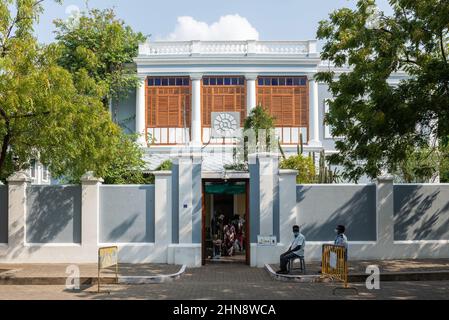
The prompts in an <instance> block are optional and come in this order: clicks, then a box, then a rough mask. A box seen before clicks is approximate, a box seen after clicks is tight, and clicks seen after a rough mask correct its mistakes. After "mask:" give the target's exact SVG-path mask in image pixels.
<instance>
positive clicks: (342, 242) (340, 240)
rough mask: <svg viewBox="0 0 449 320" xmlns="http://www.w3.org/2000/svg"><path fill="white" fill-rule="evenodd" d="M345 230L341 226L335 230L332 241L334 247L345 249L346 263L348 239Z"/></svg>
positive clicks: (346, 258)
mask: <svg viewBox="0 0 449 320" xmlns="http://www.w3.org/2000/svg"><path fill="white" fill-rule="evenodd" d="M345 230H346V228H345V226H343V225H341V224H339V225H338V226H337V228H335V233H336V234H337V237H336V238H335V240H334V245H336V246H342V247H345V260H346V261H348V238H347V237H346V235H345Z"/></svg>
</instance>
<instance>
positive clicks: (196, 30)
mask: <svg viewBox="0 0 449 320" xmlns="http://www.w3.org/2000/svg"><path fill="white" fill-rule="evenodd" d="M258 39H259V32H257V30H256V29H255V28H254V27H253V26H252V25H251V24H250V23H249V21H248V20H247V19H246V18H244V17H241V16H239V15H238V14H234V15H226V16H222V17H220V19H219V20H218V21H217V22H214V23H212V24H210V25H209V24H207V23H206V22H202V21H197V20H195V19H194V18H192V17H190V16H183V17H178V22H177V24H176V26H175V30H174V31H173V32H172V33H170V34H169V35H168V36H167V37H165V38H161V39H159V40H171V41H186V40H258Z"/></svg>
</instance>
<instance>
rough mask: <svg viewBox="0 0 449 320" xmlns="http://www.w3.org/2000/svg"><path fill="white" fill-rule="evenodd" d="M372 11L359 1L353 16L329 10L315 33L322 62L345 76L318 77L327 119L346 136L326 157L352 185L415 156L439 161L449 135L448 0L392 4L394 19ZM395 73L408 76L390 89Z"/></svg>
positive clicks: (370, 3)
mask: <svg viewBox="0 0 449 320" xmlns="http://www.w3.org/2000/svg"><path fill="white" fill-rule="evenodd" d="M374 5H375V1H374V0H359V1H358V2H357V8H356V9H355V10H351V9H348V8H343V9H340V10H337V11H334V12H333V13H331V14H330V16H329V20H324V21H321V22H320V24H319V28H318V32H317V36H318V38H319V39H323V40H325V44H324V46H323V50H322V53H321V57H322V59H324V60H328V61H329V62H330V63H332V64H333V65H335V66H336V67H349V70H350V71H348V72H345V73H343V74H341V75H340V76H339V77H336V76H335V74H334V72H332V71H325V72H320V73H319V74H318V75H317V77H316V78H317V79H318V80H319V81H323V82H325V83H327V84H328V85H329V90H330V91H331V93H332V94H333V96H334V97H335V99H333V100H331V101H329V107H330V108H329V114H328V115H327V116H326V119H325V121H326V122H327V123H328V124H329V125H330V126H331V127H332V134H333V135H334V136H343V137H344V138H343V139H342V140H339V141H337V142H336V148H337V150H338V151H339V153H337V154H334V155H332V156H331V157H330V158H329V159H330V161H331V162H332V163H334V164H341V165H343V166H344V169H345V172H344V173H343V176H344V177H345V178H347V179H351V180H355V181H357V180H358V179H359V178H360V177H361V176H362V175H363V174H367V175H368V176H369V177H372V178H375V177H376V176H378V175H379V174H380V173H381V172H382V171H388V172H398V171H399V167H400V166H401V164H403V163H404V162H405V161H407V159H408V158H410V157H411V156H412V155H416V152H421V151H420V150H431V151H432V152H434V153H435V155H439V156H444V155H445V154H444V152H442V150H447V148H445V144H444V143H447V140H446V142H444V139H443V138H445V137H447V136H449V126H448V123H449V107H448V106H449V65H448V60H447V57H448V52H449V43H448V29H449V2H447V1H439V0H413V1H411V0H390V5H391V6H392V9H393V14H392V16H387V15H385V14H384V13H382V12H377V14H375V11H374V10H373V8H375V6H374ZM398 72H406V73H407V77H406V78H405V79H403V80H401V81H400V82H399V83H398V84H397V85H390V84H389V82H388V79H389V77H390V76H391V75H393V74H395V73H398Z"/></svg>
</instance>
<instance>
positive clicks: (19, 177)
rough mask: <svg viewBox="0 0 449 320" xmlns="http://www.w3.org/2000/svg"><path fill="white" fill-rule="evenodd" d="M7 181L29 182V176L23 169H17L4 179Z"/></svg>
mask: <svg viewBox="0 0 449 320" xmlns="http://www.w3.org/2000/svg"><path fill="white" fill-rule="evenodd" d="M6 181H8V182H31V178H30V176H29V175H28V174H27V173H26V172H25V171H17V172H14V173H13V174H12V175H10V176H9V177H8V179H6Z"/></svg>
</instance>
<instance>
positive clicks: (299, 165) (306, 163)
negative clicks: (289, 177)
mask: <svg viewBox="0 0 449 320" xmlns="http://www.w3.org/2000/svg"><path fill="white" fill-rule="evenodd" d="M279 168H280V169H292V170H298V175H297V176H296V182H297V183H314V182H315V178H316V177H315V165H314V164H313V159H312V158H310V157H304V156H303V155H300V154H298V155H295V156H290V157H288V158H287V159H284V160H282V161H281V162H280V164H279Z"/></svg>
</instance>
